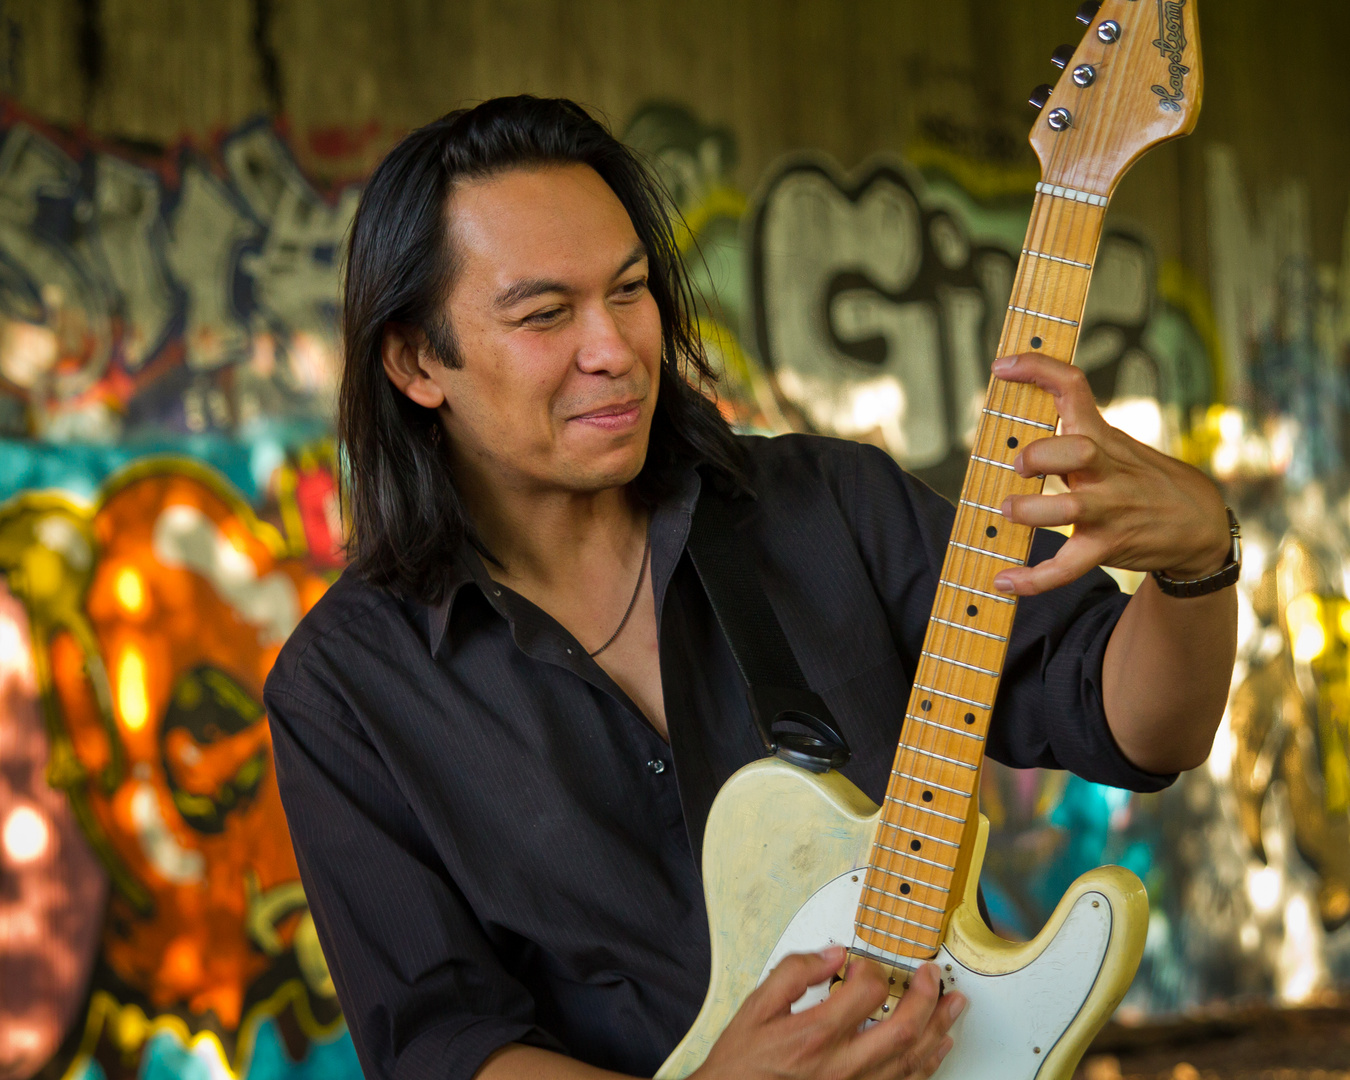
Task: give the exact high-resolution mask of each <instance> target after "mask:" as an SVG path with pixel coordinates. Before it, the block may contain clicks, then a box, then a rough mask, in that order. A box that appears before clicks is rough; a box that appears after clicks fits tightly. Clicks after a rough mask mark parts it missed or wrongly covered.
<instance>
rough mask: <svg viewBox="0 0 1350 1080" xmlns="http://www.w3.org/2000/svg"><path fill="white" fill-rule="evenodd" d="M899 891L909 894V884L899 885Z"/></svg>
mask: <svg viewBox="0 0 1350 1080" xmlns="http://www.w3.org/2000/svg"><path fill="white" fill-rule="evenodd" d="M900 891H901V892H902V893H904V894H905V895H906V896H908V895H909V886H908V885H901V886H900Z"/></svg>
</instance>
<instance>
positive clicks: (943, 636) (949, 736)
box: [855, 147, 1079, 951]
mask: <svg viewBox="0 0 1350 1080" xmlns="http://www.w3.org/2000/svg"><path fill="white" fill-rule="evenodd" d="M1057 151H1058V147H1057V148H1056V152H1057ZM1054 156H1055V155H1054V154H1052V163H1053V159H1054ZM1049 171H1050V170H1049V169H1047V172H1049ZM1050 198H1053V197H1049V198H1046V197H1044V196H1043V197H1042V198H1038V199H1037V205H1036V206H1035V207H1034V208H1033V215H1032V220H1031V221H1030V222H1029V223H1028V236H1029V238H1033V239H1034V238H1035V232H1036V230H1035V228H1034V227H1033V226H1035V225H1041V224H1043V222H1042V220H1041V219H1042V215H1041V213H1040V210H1041V207H1042V206H1045V207H1046V208H1047V209H1050V210H1053V211H1057V212H1052V213H1051V214H1050V215H1049V217H1050V218H1051V220H1052V221H1053V223H1054V226H1055V228H1054V232H1055V234H1056V236H1055V241H1056V242H1054V243H1052V244H1051V245H1049V246H1048V247H1047V246H1046V245H1044V244H1040V243H1038V244H1037V246H1036V248H1034V249H1033V250H1051V251H1054V250H1058V247H1059V244H1058V242H1057V241H1058V233H1059V231H1060V228H1061V227H1063V225H1066V224H1068V225H1070V231H1071V232H1072V231H1074V228H1073V226H1077V225H1078V224H1079V223H1078V222H1077V221H1075V220H1073V219H1075V218H1077V216H1078V215H1077V214H1074V213H1072V210H1076V209H1077V205H1078V204H1073V206H1072V207H1071V208H1070V209H1071V213H1070V214H1069V215H1065V214H1064V213H1063V208H1059V207H1054V206H1053V204H1052V203H1051V202H1050ZM1066 217H1068V218H1069V219H1070V220H1069V221H1067V222H1066V221H1065V218H1066ZM1027 269H1028V271H1029V272H1028V273H1027V274H1026V275H1025V277H1024V276H1023V275H1021V274H1019V279H1022V280H1025V281H1026V282H1027V289H1028V291H1030V290H1032V289H1034V288H1035V286H1036V285H1038V284H1039V285H1041V286H1042V290H1041V291H1042V292H1043V291H1044V288H1045V285H1046V281H1045V279H1044V278H1042V279H1041V280H1040V281H1038V280H1037V277H1038V275H1037V274H1036V269H1037V268H1036V267H1035V265H1034V264H1033V265H1032V266H1029V267H1028V268H1027ZM1046 276H1047V277H1048V276H1049V275H1046ZM1019 284H1021V281H1020V280H1019ZM1018 306H1022V307H1031V308H1032V310H1037V311H1039V310H1042V308H1043V306H1044V305H1043V304H1042V303H1037V304H1035V305H1032V304H1027V303H1023V304H1020V305H1018ZM1016 315H1017V316H1019V317H1017V318H1015V319H1013V320H1009V325H1008V326H1005V335H1004V337H1005V340H1007V339H1010V338H1020V334H1019V333H1018V331H1019V330H1022V329H1025V324H1026V323H1027V322H1028V321H1030V319H1029V317H1026V316H1023V315H1022V313H1020V312H1019V313H1016ZM1009 331H1011V332H1009ZM1001 344H1002V343H1001ZM1001 351H1004V352H1006V351H1007V350H1006V349H1004V350H1001ZM1022 385H1023V384H1009V383H1007V382H1003V383H1002V385H1001V386H1000V387H999V396H998V399H997V403H998V405H1000V406H1007V405H1008V402H1007V396H1008V391H1009V388H1010V386H1011V387H1013V388H1015V389H1014V391H1013V392H1014V394H1015V395H1016V397H1017V398H1018V399H1021V398H1022V397H1023V396H1024V395H1023V394H1022V393H1019V392H1018V391H1020V390H1021V389H1022ZM1032 389H1034V388H1032ZM986 400H988V395H987V396H986ZM1021 406H1022V401H1021V400H1018V401H1017V406H1016V407H1013V408H1006V407H1000V408H998V411H999V412H1007V413H1010V414H1011V415H1019V416H1020V415H1023V413H1024V412H1025V411H1026V410H1025V409H1024V408H1022V407H1021ZM986 417H987V414H985V416H984V417H982V418H981V422H980V423H979V425H978V426H977V436H978V435H984V434H985V425H986V423H989V430H996V429H997V427H998V421H993V420H992V418H988V419H986ZM991 474H992V467H991V466H984V468H983V471H982V473H981V476H980V480H979V481H978V482H977V483H978V487H977V488H976V489H975V493H976V497H975V499H974V501H976V502H984V503H986V505H988V502H987V501H986V500H987V494H986V491H985V480H986V478H990V479H992V480H993V483H994V485H995V487H997V486H998V484H997V478H996V477H991ZM982 495H983V496H984V497H981V496H982ZM965 539H966V540H967V541H969V540H970V539H976V540H978V538H977V537H966V538H965ZM980 546H983V545H980ZM961 550H962V551H963V555H962V557H960V558H959V559H954V560H953V562H954V563H958V562H959V564H960V565H961V567H962V568H964V564H965V563H966V562H967V559H968V558H969V557H968V556H965V554H964V550H963V549H961ZM930 625H931V624H930ZM939 625H940V624H939ZM934 638H935V641H934V644H935V647H936V651H937V652H939V653H945V652H946V649H945V647H943V646H944V645H945V644H946V642H947V640H948V638H949V631H948V630H947V628H946V627H943V629H942V630H941V631H938V632H935V633H934ZM973 674H974V673H972V675H973ZM955 678H956V681H957V683H958V688H959V689H962V690H966V691H967V692H970V691H969V690H968V688H967V683H968V682H969V681H971V679H970V677H969V676H966V675H965V673H964V671H963V672H961V673H959V674H957V675H956V676H955ZM944 681H945V682H946V683H948V684H950V681H951V678H950V677H947V678H945V679H944ZM950 688H951V687H950V685H948V689H950ZM944 711H947V710H944ZM927 727H928V725H925V729H926V728H927ZM935 730H937V729H935ZM925 735H927V736H928V740H929V741H930V742H931V743H932V746H933V748H935V749H936V748H937V747H938V746H941V748H942V749H945V750H947V751H948V752H949V754H950V752H951V746H950V745H949V744H950V743H951V742H952V741H954V740H955V739H956V734H955V733H954V732H950V731H948V732H942V733H941V734H933V733H932V732H928V731H927V730H925V731H922V732H920V736H919V739H918V740H917V741H918V742H919V743H922V742H924V741H925V740H924V736H925ZM939 740H940V741H939ZM915 771H917V770H915ZM937 771H938V774H939V775H941V773H942V771H943V770H942V768H941V767H939V769H938V770H937ZM932 772H933V770H932V769H931V768H925V769H924V770H923V773H924V774H925V776H924V778H925V779H931V775H929V774H931V773H932ZM905 786H910V785H908V784H907V785H905ZM906 816H908V817H913V816H915V815H914V814H912V813H911V814H909V815H905V814H903V813H902V815H900V817H901V822H902V823H903V819H904V817H906ZM897 831H899V832H900V833H901V835H904V834H905V832H906V831H907V830H904V829H903V828H900V829H898V830H897ZM909 831H913V832H914V833H916V835H925V833H924V830H922V829H913V830H909ZM900 857H901V858H905V856H904V855H903V854H901V855H900ZM884 861H885V862H886V863H887V864H888V866H886V867H884V868H883V869H892V868H893V866H894V862H895V859H894V856H893V855H890V854H889V853H888V856H887V857H886V858H885V860H884ZM920 876H921V877H922V878H923V879H924V883H925V884H928V885H929V886H930V887H931V886H932V885H935V884H936V882H935V881H933V880H932V874H931V872H928V873H924V874H922V875H920ZM881 906H883V907H887V908H889V907H892V906H893V905H889V904H883V905H881ZM899 908H903V909H905V913H906V914H913V903H912V902H910V901H902V902H901V905H899V907H898V908H897V910H894V911H892V912H889V914H892V915H894V916H895V917H897V918H898V917H900V910H899ZM855 933H856V931H855ZM887 951H891V950H889V949H888V950H887Z"/></svg>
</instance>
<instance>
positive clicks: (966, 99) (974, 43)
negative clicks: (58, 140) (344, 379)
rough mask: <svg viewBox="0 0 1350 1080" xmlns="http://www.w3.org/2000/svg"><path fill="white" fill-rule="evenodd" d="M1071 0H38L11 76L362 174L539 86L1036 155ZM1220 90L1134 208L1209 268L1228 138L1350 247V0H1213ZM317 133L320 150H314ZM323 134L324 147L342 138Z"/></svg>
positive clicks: (759, 157) (1138, 187)
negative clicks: (1206, 205)
mask: <svg viewBox="0 0 1350 1080" xmlns="http://www.w3.org/2000/svg"><path fill="white" fill-rule="evenodd" d="M1073 11H1074V5H1073V3H1071V2H1070V0H943V2H941V3H932V2H920V0H382V2H379V3H376V2H373V0H252V2H250V0H217V2H211V3H202V2H200V0H21V2H19V3H14V2H13V0H11V2H9V3H7V4H5V5H4V7H3V9H2V15H0V18H3V22H4V25H3V26H0V49H3V50H4V57H3V63H0V74H2V75H3V76H4V79H5V82H6V84H7V88H8V91H9V93H10V94H11V95H12V96H13V98H14V99H15V100H16V101H18V102H19V103H20V104H21V105H22V106H24V107H25V108H27V109H31V110H32V111H33V112H34V113H36V114H38V115H40V116H43V117H45V118H48V119H50V120H52V121H53V122H56V123H59V124H64V125H80V124H83V125H85V126H87V128H88V130H89V131H90V132H91V133H96V134H100V135H107V136H111V137H117V138H126V139H135V140H148V141H152V142H158V143H165V142H173V141H174V140H177V139H180V138H183V137H188V138H192V139H201V138H203V137H206V136H209V134H210V133H211V132H215V131H221V130H225V129H230V128H233V127H235V126H237V125H238V124H239V123H240V122H242V121H243V120H245V119H246V118H248V117H250V116H253V115H256V114H258V113H261V112H273V113H280V114H281V115H283V116H285V117H286V118H287V120H288V121H289V123H290V126H291V131H292V133H293V136H294V138H293V146H294V149H295V152H296V153H297V155H298V156H299V157H300V158H301V161H302V164H304V165H305V166H306V167H307V169H308V170H309V171H310V173H311V174H312V175H315V176H317V177H318V178H319V179H331V178H335V177H337V176H338V175H340V174H346V175H359V174H360V173H361V172H363V171H365V168H367V167H368V166H369V164H370V163H371V162H372V160H373V159H375V158H376V157H378V154H379V153H380V151H382V150H383V149H384V148H386V147H387V146H388V145H389V144H390V143H391V141H392V140H393V139H395V138H396V137H397V135H398V134H399V133H400V132H401V131H403V130H406V129H408V128H410V127H414V126H416V125H418V124H420V123H423V122H425V121H426V120H428V119H430V118H432V117H434V116H436V115H438V114H439V113H441V112H443V111H445V110H446V109H448V108H451V107H454V106H455V105H457V104H460V103H462V102H465V101H470V100H474V99H479V98H483V97H490V96H493V95H496V94H504V93H515V92H521V91H528V92H532V93H538V94H563V95H567V96H570V97H574V98H577V99H578V100H580V101H582V102H584V103H586V104H588V105H591V106H594V107H596V108H598V109H600V110H601V111H602V112H604V113H605V114H607V115H608V116H609V117H610V118H611V119H612V121H613V122H614V123H615V125H616V126H618V125H622V123H623V122H624V121H625V120H626V119H627V118H628V117H630V116H631V115H632V114H633V112H634V111H635V109H636V108H637V107H638V106H639V105H641V104H643V103H645V102H647V101H650V100H652V99H669V100H675V101H679V102H682V103H684V104H685V105H687V106H689V107H691V108H692V109H693V110H694V111H695V112H696V113H697V114H698V115H699V116H701V117H702V118H703V119H704V120H705V121H707V122H709V123H711V124H717V125H725V126H726V127H728V128H730V129H731V130H732V131H733V132H734V133H735V135H736V138H737V140H738V143H739V146H740V152H741V160H740V164H739V166H738V170H737V172H736V174H735V176H734V179H735V180H736V181H737V182H738V183H739V185H740V186H742V187H752V186H753V185H754V183H755V180H756V178H758V177H759V176H760V175H761V174H762V173H763V172H764V170H765V168H766V166H767V165H768V164H769V163H770V162H771V161H772V160H773V159H775V158H776V157H778V156H779V155H780V154H783V153H785V152H787V151H791V150H795V149H798V148H803V147H810V148H814V149H820V150H824V151H826V152H827V153H829V154H831V155H833V156H834V157H836V158H837V159H838V160H839V161H841V162H842V163H844V164H845V165H852V164H854V163H856V162H857V161H859V160H860V159H862V158H863V157H865V156H866V155H868V154H870V153H873V152H875V151H878V150H897V151H903V150H905V149H906V148H907V147H909V146H910V145H911V144H912V143H913V141H914V140H915V139H916V138H920V137H924V136H928V137H931V136H932V134H933V132H934V131H940V132H942V133H943V137H944V138H946V139H947V140H949V141H951V142H953V143H954V144H955V145H957V146H958V147H960V148H962V149H965V150H971V149H978V150H979V151H980V152H981V153H982V154H983V156H986V157H993V158H999V157H1003V158H1005V159H1006V158H1012V159H1014V160H1022V161H1025V160H1026V159H1025V157H1024V156H1023V155H1024V151H1023V149H1022V147H1023V146H1024V138H1025V131H1026V128H1027V127H1028V126H1029V123H1030V120H1031V113H1030V111H1029V110H1028V108H1027V107H1026V106H1025V104H1024V102H1025V99H1026V95H1027V92H1028V91H1029V90H1030V88H1031V87H1032V86H1033V85H1035V84H1036V83H1038V82H1042V81H1047V80H1051V76H1052V74H1053V69H1052V68H1051V67H1050V66H1049V64H1048V63H1047V62H1046V57H1047V56H1048V54H1049V51H1050V50H1051V49H1052V48H1053V47H1054V46H1055V45H1057V44H1059V43H1060V42H1063V41H1073V40H1076V35H1077V33H1078V31H1079V30H1080V27H1079V26H1078V24H1077V23H1075V22H1074V21H1073V18H1072V15H1073ZM1202 28H1203V45H1204V52H1205V67H1206V98H1205V106H1204V113H1203V117H1202V119H1201V122H1200V128H1199V130H1198V132H1197V134H1196V136H1195V137H1194V138H1193V139H1190V140H1187V141H1186V142H1184V143H1182V144H1179V145H1177V146H1175V147H1172V148H1167V149H1164V150H1162V151H1160V152H1157V153H1155V154H1153V155H1151V156H1150V157H1149V158H1148V159H1146V160H1145V161H1144V162H1143V163H1142V164H1141V165H1140V166H1139V167H1138V168H1137V169H1136V170H1135V172H1134V173H1133V174H1131V176H1130V177H1129V178H1128V179H1127V180H1126V181H1125V182H1124V184H1123V185H1122V189H1121V191H1120V193H1119V196H1118V198H1117V200H1116V204H1115V213H1116V214H1117V216H1119V217H1121V218H1124V219H1129V220H1134V221H1137V222H1139V223H1141V224H1143V225H1144V226H1146V227H1147V229H1148V231H1149V232H1150V233H1151V234H1152V236H1153V240H1154V243H1155V244H1156V245H1157V247H1158V253H1159V256H1160V257H1161V258H1164V259H1166V258H1170V257H1180V258H1182V259H1183V261H1184V262H1185V263H1186V264H1187V265H1188V266H1189V267H1190V268H1191V269H1193V270H1194V271H1196V272H1197V273H1200V274H1202V275H1203V274H1205V273H1206V272H1207V267H1208V254H1207V249H1206V235H1205V233H1206V230H1205V224H1204V220H1205V215H1204V212H1203V205H1202V202H1201V198H1202V196H1201V187H1202V182H1203V181H1202V177H1203V168H1202V160H1203V154H1204V148H1205V145H1206V143H1208V142H1211V141H1219V142H1223V143H1225V144H1229V145H1232V146H1233V147H1234V148H1235V149H1236V151H1237V154H1238V161H1239V165H1240V169H1241V172H1242V175H1244V176H1245V177H1246V178H1247V179H1248V181H1249V183H1250V184H1251V185H1252V187H1253V189H1254V190H1255V191H1258V192H1259V191H1260V190H1262V189H1268V188H1272V187H1274V186H1275V185H1277V184H1278V183H1279V182H1280V181H1281V180H1283V179H1284V178H1285V177H1287V176H1297V177H1301V178H1303V179H1305V180H1306V182H1307V184H1308V187H1309V193H1310V198H1311V201H1310V210H1311V214H1312V225H1313V229H1312V232H1313V237H1314V245H1315V247H1314V252H1313V254H1314V257H1315V259H1316V260H1317V261H1318V262H1336V261H1337V260H1338V258H1339V253H1340V250H1341V232H1342V223H1343V219H1344V215H1345V212H1346V206H1347V196H1350V123H1348V122H1347V121H1346V107H1347V106H1348V105H1350V89H1347V86H1346V83H1345V80H1344V75H1343V70H1344V65H1343V57H1342V55H1341V50H1342V48H1343V45H1344V43H1345V42H1346V41H1347V40H1350V6H1347V5H1345V4H1342V3H1338V2H1336V0H1297V2H1294V3H1283V4H1271V3H1266V2H1261V0H1225V2H1224V3H1222V4H1219V3H1205V4H1204V5H1203V6H1202ZM316 146H317V147H318V148H319V149H318V150H316ZM320 151H323V152H320Z"/></svg>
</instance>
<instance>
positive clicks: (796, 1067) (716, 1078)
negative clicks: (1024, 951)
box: [693, 946, 966, 1080]
mask: <svg viewBox="0 0 1350 1080" xmlns="http://www.w3.org/2000/svg"><path fill="white" fill-rule="evenodd" d="M844 957H845V951H844V950H843V949H842V948H839V947H837V946H836V947H834V948H830V949H826V950H825V951H824V952H821V953H798V954H795V955H793V956H789V957H787V958H785V959H784V960H783V962H782V963H781V964H779V965H778V966H777V967H776V968H774V969H773V971H772V972H770V974H769V977H768V978H767V979H765V980H764V982H763V984H762V985H761V986H760V987H759V988H758V989H757V990H755V992H754V993H753V994H751V995H750V996H749V997H748V998H746V999H745V1004H743V1005H742V1006H741V1008H740V1011H739V1012H737V1013H736V1015H735V1016H734V1017H732V1020H731V1023H729V1024H728V1025H727V1027H726V1030H725V1031H723V1032H722V1037H721V1038H720V1039H718V1040H717V1043H716V1045H715V1046H713V1048H712V1050H711V1051H710V1052H709V1054H708V1057H707V1060H706V1061H705V1062H704V1063H703V1065H702V1066H701V1067H700V1068H699V1069H698V1070H697V1071H696V1072H695V1073H694V1074H693V1080H750V1078H754V1077H765V1078H767V1077H774V1078H776V1080H785V1078H794V1080H795V1078H800V1080H911V1078H926V1077H929V1076H932V1075H933V1073H934V1072H936V1071H937V1067H938V1066H939V1065H940V1064H942V1059H943V1058H944V1057H946V1056H947V1052H948V1051H949V1050H951V1048H952V1040H951V1037H950V1036H948V1034H947V1029H948V1028H950V1027H951V1026H952V1023H953V1022H954V1021H955V1020H956V1018H957V1017H958V1016H960V1015H961V1010H962V1009H963V1008H965V1004H966V999H965V998H964V997H963V996H962V995H961V994H956V993H952V994H946V995H944V996H942V998H941V1000H939V995H938V987H939V978H940V976H939V974H938V969H937V965H936V964H925V965H924V966H923V967H922V968H921V969H919V971H918V972H917V973H916V974H915V975H914V976H913V978H911V979H910V985H909V989H908V990H906V991H905V993H904V996H903V997H901V999H900V1002H899V1004H898V1005H897V1006H896V1007H895V1009H894V1011H893V1012H892V1013H891V1015H890V1016H888V1017H887V1018H886V1019H885V1020H882V1021H881V1022H880V1023H877V1024H872V1025H871V1026H870V1027H868V1028H867V1029H865V1030H859V1029H860V1027H861V1025H862V1023H863V1021H864V1020H866V1019H867V1018H868V1016H870V1015H871V1014H872V1013H873V1012H875V1011H876V1010H877V1009H878V1008H880V1007H881V1004H882V1003H883V1002H884V1001H885V1000H886V998H887V996H888V994H889V993H890V985H889V980H888V978H887V976H886V975H885V974H884V972H883V970H882V968H881V967H880V966H879V965H877V964H874V963H872V962H870V961H859V960H854V961H853V962H852V963H850V964H849V967H848V974H847V977H846V978H845V980H844V982H843V983H842V984H841V985H840V986H838V987H837V988H836V989H835V991H834V993H832V994H831V995H830V996H829V998H828V999H826V1000H825V1001H823V1002H821V1003H820V1004H819V1005H816V1006H814V1007H813V1008H810V1009H803V1010H802V1011H801V1012H799V1013H794V1012H793V1011H792V1003H793V1002H794V1001H796V1000H797V999H798V998H800V997H801V996H802V995H803V994H804V993H806V991H807V988H808V987H811V986H814V985H815V984H817V983H820V982H824V981H825V980H826V979H828V978H830V977H831V976H832V975H833V974H834V973H835V972H837V971H838V970H839V969H840V967H842V966H843V963H844Z"/></svg>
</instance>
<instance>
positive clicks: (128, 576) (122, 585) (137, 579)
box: [113, 566, 145, 615]
mask: <svg viewBox="0 0 1350 1080" xmlns="http://www.w3.org/2000/svg"><path fill="white" fill-rule="evenodd" d="M113 595H114V596H116V597H117V603H118V604H119V605H120V606H121V608H122V610H123V611H125V612H126V613H127V614H128V615H139V614H140V613H141V611H142V610H143V609H144V607H145V584H144V582H143V581H142V580H141V575H140V574H139V573H137V572H136V570H135V569H134V568H132V567H130V566H126V567H123V568H122V569H121V570H119V571H118V572H117V577H116V579H115V580H114V581H113Z"/></svg>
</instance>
